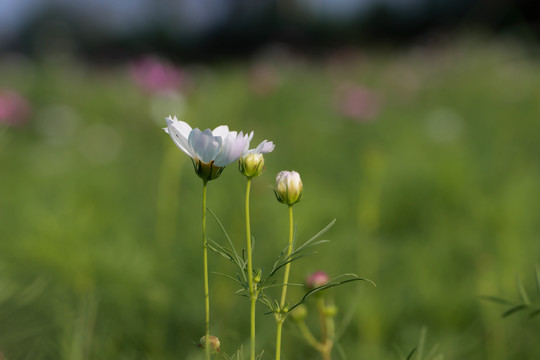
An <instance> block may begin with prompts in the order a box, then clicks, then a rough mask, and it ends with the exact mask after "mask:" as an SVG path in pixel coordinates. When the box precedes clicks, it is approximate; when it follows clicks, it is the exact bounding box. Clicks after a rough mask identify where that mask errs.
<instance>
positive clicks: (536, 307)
mask: <svg viewBox="0 0 540 360" xmlns="http://www.w3.org/2000/svg"><path fill="white" fill-rule="evenodd" d="M534 275H535V284H536V285H535V290H536V295H537V296H536V302H531V300H530V297H529V294H528V293H527V290H525V287H524V286H523V283H522V281H521V280H520V279H519V276H517V275H516V287H517V291H518V294H519V300H517V301H511V300H506V299H503V298H500V297H496V296H482V297H481V298H482V299H485V300H488V301H492V302H494V303H497V304H501V305H505V306H507V307H508V308H507V309H506V310H505V311H504V312H503V313H502V314H501V316H502V317H503V318H504V317H507V316H510V315H512V314H515V313H517V312H522V311H527V312H528V313H529V318H532V317H535V316H537V315H538V314H540V267H539V266H538V265H536V267H535V272H534Z"/></svg>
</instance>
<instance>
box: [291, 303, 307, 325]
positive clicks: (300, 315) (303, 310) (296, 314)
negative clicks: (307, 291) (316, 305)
mask: <svg viewBox="0 0 540 360" xmlns="http://www.w3.org/2000/svg"><path fill="white" fill-rule="evenodd" d="M307 313H308V310H307V307H306V306H305V305H298V306H297V307H295V308H294V309H292V310H291V312H290V313H289V315H290V316H291V319H292V321H295V322H301V321H304V320H305V319H306V317H307Z"/></svg>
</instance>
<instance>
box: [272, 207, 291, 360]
mask: <svg viewBox="0 0 540 360" xmlns="http://www.w3.org/2000/svg"><path fill="white" fill-rule="evenodd" d="M293 224H294V222H293V210H292V205H289V247H288V249H287V257H286V259H287V261H288V260H290V259H289V257H290V256H291V253H292V250H293V238H294V225H293ZM290 271H291V263H290V262H287V265H285V275H284V276H283V289H282V290H281V302H280V304H279V307H280V309H279V313H278V314H276V321H277V333H276V360H279V359H280V357H281V328H282V327H283V323H284V322H285V318H286V316H287V313H286V311H284V308H285V300H286V299H287V284H288V283H289V273H290Z"/></svg>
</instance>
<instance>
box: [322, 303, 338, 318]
mask: <svg viewBox="0 0 540 360" xmlns="http://www.w3.org/2000/svg"><path fill="white" fill-rule="evenodd" d="M337 312H338V308H337V306H336V305H328V306H327V307H326V308H325V309H324V313H325V315H326V316H328V317H334V316H336V315H337Z"/></svg>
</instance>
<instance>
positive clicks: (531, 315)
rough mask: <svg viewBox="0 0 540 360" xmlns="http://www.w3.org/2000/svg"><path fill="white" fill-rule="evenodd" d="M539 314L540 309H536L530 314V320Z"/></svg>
mask: <svg viewBox="0 0 540 360" xmlns="http://www.w3.org/2000/svg"><path fill="white" fill-rule="evenodd" d="M539 314H540V309H536V310H534V311H531V313H530V314H529V318H533V317H535V316H537V315H539Z"/></svg>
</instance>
